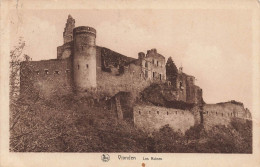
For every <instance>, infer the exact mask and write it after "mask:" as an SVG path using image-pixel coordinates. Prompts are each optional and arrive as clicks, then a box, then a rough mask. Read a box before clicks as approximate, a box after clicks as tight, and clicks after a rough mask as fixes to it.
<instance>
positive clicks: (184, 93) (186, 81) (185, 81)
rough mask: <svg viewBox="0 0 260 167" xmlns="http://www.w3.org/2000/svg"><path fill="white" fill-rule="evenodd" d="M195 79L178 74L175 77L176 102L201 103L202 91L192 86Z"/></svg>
mask: <svg viewBox="0 0 260 167" xmlns="http://www.w3.org/2000/svg"><path fill="white" fill-rule="evenodd" d="M194 80H195V77H193V76H190V75H187V74H185V73H182V72H179V74H178V77H177V82H176V84H177V86H176V87H177V100H180V101H184V102H187V103H196V104H198V103H202V101H203V99H202V89H201V88H200V87H198V86H196V85H195V84H194Z"/></svg>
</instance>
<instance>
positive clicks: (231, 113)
mask: <svg viewBox="0 0 260 167" xmlns="http://www.w3.org/2000/svg"><path fill="white" fill-rule="evenodd" d="M249 113H250V112H249V111H248V110H247V109H245V108H244V106H243V105H239V104H233V103H231V102H226V103H218V104H206V105H204V107H203V119H204V125H205V127H206V128H211V127H213V126H215V125H225V126H227V125H228V124H229V123H230V121H231V120H232V118H241V119H251V116H250V114H249Z"/></svg>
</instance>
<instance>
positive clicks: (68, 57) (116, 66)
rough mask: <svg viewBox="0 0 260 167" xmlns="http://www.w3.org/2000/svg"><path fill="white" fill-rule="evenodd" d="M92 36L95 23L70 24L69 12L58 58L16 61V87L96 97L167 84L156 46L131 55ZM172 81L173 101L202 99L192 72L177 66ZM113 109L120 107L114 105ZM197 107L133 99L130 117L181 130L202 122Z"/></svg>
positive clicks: (137, 121)
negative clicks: (166, 105)
mask: <svg viewBox="0 0 260 167" xmlns="http://www.w3.org/2000/svg"><path fill="white" fill-rule="evenodd" d="M96 37H97V31H96V30H95V29H94V28H92V27H87V26H80V27H75V20H74V19H73V18H72V17H71V16H70V15H69V16H68V19H67V23H66V26H65V28H64V32H63V41H64V44H63V45H62V46H58V47H57V59H51V60H41V61H25V62H22V63H21V73H23V75H22V76H27V77H26V78H25V77H21V79H20V80H21V83H20V90H21V93H26V89H28V87H29V89H35V90H37V91H38V93H39V94H40V95H41V96H44V97H51V96H53V95H67V94H71V93H76V94H78V95H83V96H91V97H93V98H95V99H100V98H103V97H113V96H115V95H117V94H118V93H119V92H131V94H132V95H133V97H134V98H138V97H139V96H140V92H142V91H143V90H144V89H145V88H147V87H149V86H150V85H151V84H154V83H157V84H166V85H167V84H168V85H171V83H170V82H169V81H168V80H167V76H166V67H165V63H166V62H165V57H164V56H163V55H161V54H160V53H158V51H157V50H156V49H151V50H148V51H147V53H144V52H140V53H138V58H137V59H135V58H132V57H127V56H125V55H122V54H120V53H117V52H115V51H112V50H110V49H108V48H105V47H102V46H98V45H96ZM28 78H30V80H31V81H30V82H29V81H28ZM173 86H174V87H175V88H176V89H174V90H171V91H168V92H170V93H171V94H172V95H171V96H172V97H173V99H174V100H175V101H182V102H184V103H187V104H194V105H195V106H200V105H202V103H203V99H202V89H201V88H200V87H198V86H196V85H195V77H194V76H190V75H187V74H185V73H184V72H183V71H182V67H181V68H180V70H179V72H178V76H177V82H176V85H173ZM208 108H209V110H211V109H210V107H208ZM117 110H121V108H120V109H118V106H117ZM196 112H197V113H196ZM196 112H191V111H188V110H182V109H174V108H171V109H168V108H164V107H158V106H150V105H144V104H140V105H139V104H136V105H134V106H133V118H132V119H133V120H134V123H135V125H136V126H137V127H140V128H142V129H146V127H145V126H146V125H149V128H148V129H149V130H151V129H159V128H160V127H161V126H163V125H165V124H166V123H167V124H170V125H171V126H172V127H173V128H174V129H176V130H177V129H179V130H181V131H185V130H187V129H188V128H189V127H190V126H193V125H194V124H195V123H196V122H201V120H199V119H201V117H200V116H199V113H200V112H203V111H201V109H199V107H197V110H196ZM214 112H215V111H214ZM241 112H242V111H241ZM194 113H195V114H194ZM162 114H163V116H162ZM220 116H221V114H220ZM234 116H235V115H234ZM120 117H121V118H122V119H123V117H124V116H122V114H121V116H120Z"/></svg>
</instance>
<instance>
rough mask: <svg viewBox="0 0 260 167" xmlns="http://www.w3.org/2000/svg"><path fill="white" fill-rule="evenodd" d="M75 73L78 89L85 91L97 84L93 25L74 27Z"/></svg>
mask: <svg viewBox="0 0 260 167" xmlns="http://www.w3.org/2000/svg"><path fill="white" fill-rule="evenodd" d="M73 41H74V56H73V73H74V78H73V79H74V84H75V88H76V91H78V92H83V91H86V90H87V89H90V88H95V87H96V86H97V81H96V30H95V29H94V28H92V27H86V26H81V27H76V28H74V29H73Z"/></svg>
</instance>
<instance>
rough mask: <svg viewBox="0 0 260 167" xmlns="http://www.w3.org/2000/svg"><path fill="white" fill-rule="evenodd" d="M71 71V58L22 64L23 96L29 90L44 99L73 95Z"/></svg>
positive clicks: (21, 84) (21, 83)
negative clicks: (57, 95)
mask: <svg viewBox="0 0 260 167" xmlns="http://www.w3.org/2000/svg"><path fill="white" fill-rule="evenodd" d="M71 69H72V63H71V58H67V59H63V60H57V59H54V60H42V61H28V62H22V63H21V71H20V73H21V74H20V75H21V79H20V90H21V94H24V93H27V91H28V89H33V90H35V91H34V92H35V93H39V94H40V96H44V97H50V96H53V95H55V94H59V95H66V94H69V93H72V91H73V83H72V71H71Z"/></svg>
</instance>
